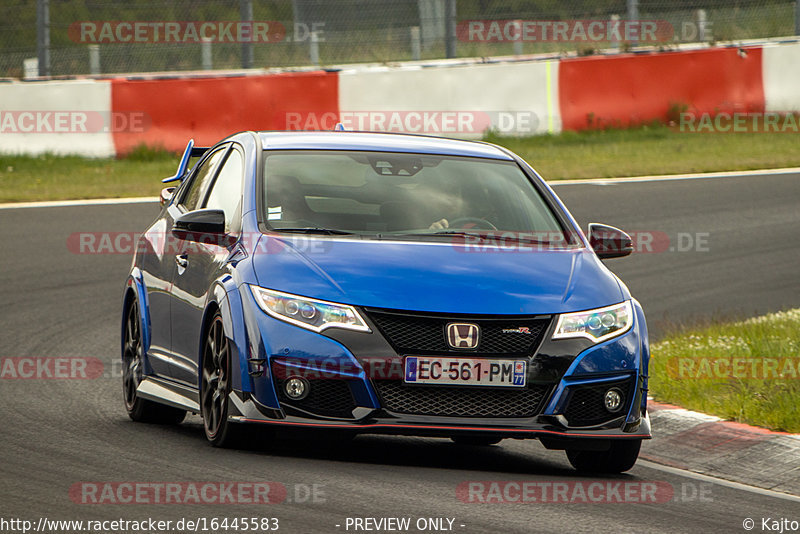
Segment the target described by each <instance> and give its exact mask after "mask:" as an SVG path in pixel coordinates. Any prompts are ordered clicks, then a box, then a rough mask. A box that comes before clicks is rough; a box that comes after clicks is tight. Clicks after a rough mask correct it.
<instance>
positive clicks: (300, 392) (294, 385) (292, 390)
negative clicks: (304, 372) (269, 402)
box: [283, 376, 311, 400]
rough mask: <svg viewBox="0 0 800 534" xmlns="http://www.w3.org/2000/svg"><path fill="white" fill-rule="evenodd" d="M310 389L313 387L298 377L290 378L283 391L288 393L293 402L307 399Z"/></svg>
mask: <svg viewBox="0 0 800 534" xmlns="http://www.w3.org/2000/svg"><path fill="white" fill-rule="evenodd" d="M310 389H311V385H310V384H309V383H308V380H306V379H305V378H299V377H296V376H293V377H291V378H289V379H288V380H287V381H286V382H285V383H284V384H283V390H284V391H285V392H286V396H287V397H289V398H290V399H292V400H300V399H304V398H306V396H307V395H308V392H309V390H310Z"/></svg>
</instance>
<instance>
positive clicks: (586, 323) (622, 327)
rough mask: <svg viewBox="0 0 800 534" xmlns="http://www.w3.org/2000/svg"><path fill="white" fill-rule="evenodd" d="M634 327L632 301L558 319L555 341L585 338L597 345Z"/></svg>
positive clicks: (566, 315) (562, 316) (554, 335)
mask: <svg viewBox="0 0 800 534" xmlns="http://www.w3.org/2000/svg"><path fill="white" fill-rule="evenodd" d="M631 325H633V308H632V307H631V303H630V301H628V300H626V301H625V302H622V303H620V304H614V305H613V306H606V307H605V308H598V309H596V310H587V311H582V312H575V313H564V314H561V315H560V316H559V317H558V324H557V325H556V332H555V334H553V339H568V338H576V337H585V338H586V339H589V340H591V341H594V342H595V343H599V342H601V341H605V340H606V339H609V338H612V337H614V336H618V335H620V334H624V333H625V332H627V331H628V330H630V328H631Z"/></svg>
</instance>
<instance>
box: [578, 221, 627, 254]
mask: <svg viewBox="0 0 800 534" xmlns="http://www.w3.org/2000/svg"><path fill="white" fill-rule="evenodd" d="M589 244H590V245H591V246H592V249H594V251H595V253H596V254H597V256H598V257H599V258H600V259H601V260H605V259H609V258H622V257H623V256H628V255H630V253H631V252H633V240H632V239H631V236H629V235H628V234H626V233H625V232H623V231H622V230H620V229H619V228H614V227H613V226H607V225H605V224H598V223H590V224H589Z"/></svg>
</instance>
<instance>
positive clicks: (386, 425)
mask: <svg viewBox="0 0 800 534" xmlns="http://www.w3.org/2000/svg"><path fill="white" fill-rule="evenodd" d="M238 420H239V421H241V422H243V423H262V424H268V425H284V426H300V427H311V428H347V429H374V430H380V429H382V428H396V429H411V430H413V429H419V430H470V431H475V430H477V431H481V432H504V433H520V434H547V435H556V436H568V437H587V438H622V439H625V438H643V439H650V437H651V436H650V435H649V434H628V435H623V436H621V435H619V434H586V433H582V432H558V431H556V430H528V429H522V428H496V427H480V428H476V427H471V426H440V425H394V424H391V423H378V424H374V425H351V424H340V423H300V422H296V421H266V420H262V419H247V418H241V419H238Z"/></svg>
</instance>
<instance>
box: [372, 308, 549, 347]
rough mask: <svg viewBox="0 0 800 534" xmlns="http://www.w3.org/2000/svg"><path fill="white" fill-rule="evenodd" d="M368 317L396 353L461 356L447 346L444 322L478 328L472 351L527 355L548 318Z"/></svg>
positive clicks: (384, 314)
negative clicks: (460, 323) (478, 332)
mask: <svg viewBox="0 0 800 534" xmlns="http://www.w3.org/2000/svg"><path fill="white" fill-rule="evenodd" d="M368 315H369V317H370V318H371V319H372V320H373V322H374V323H375V324H376V326H377V327H378V329H379V330H380V331H381V333H382V334H383V335H384V336H385V337H386V339H387V340H388V341H389V343H390V344H391V345H392V347H393V348H394V349H395V350H396V351H397V352H398V353H399V354H448V353H450V354H463V353H464V352H465V351H464V350H463V349H461V350H459V349H453V348H452V347H450V345H448V343H447V337H446V336H447V334H446V332H445V329H446V327H447V325H448V323H453V322H466V323H473V324H476V325H478V327H479V328H480V336H479V341H478V346H477V348H476V349H474V352H479V353H481V354H506V355H526V356H529V355H532V354H533V352H534V351H535V350H536V347H537V346H538V345H539V342H540V341H541V339H542V336H543V335H544V332H545V331H546V330H547V327H548V325H549V324H550V319H549V318H531V317H522V318H519V319H505V318H504V319H473V318H471V317H463V316H462V317H441V316H430V315H417V314H408V313H405V312H404V313H397V312H386V311H376V310H370V311H368ZM520 330H521V331H520Z"/></svg>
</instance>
